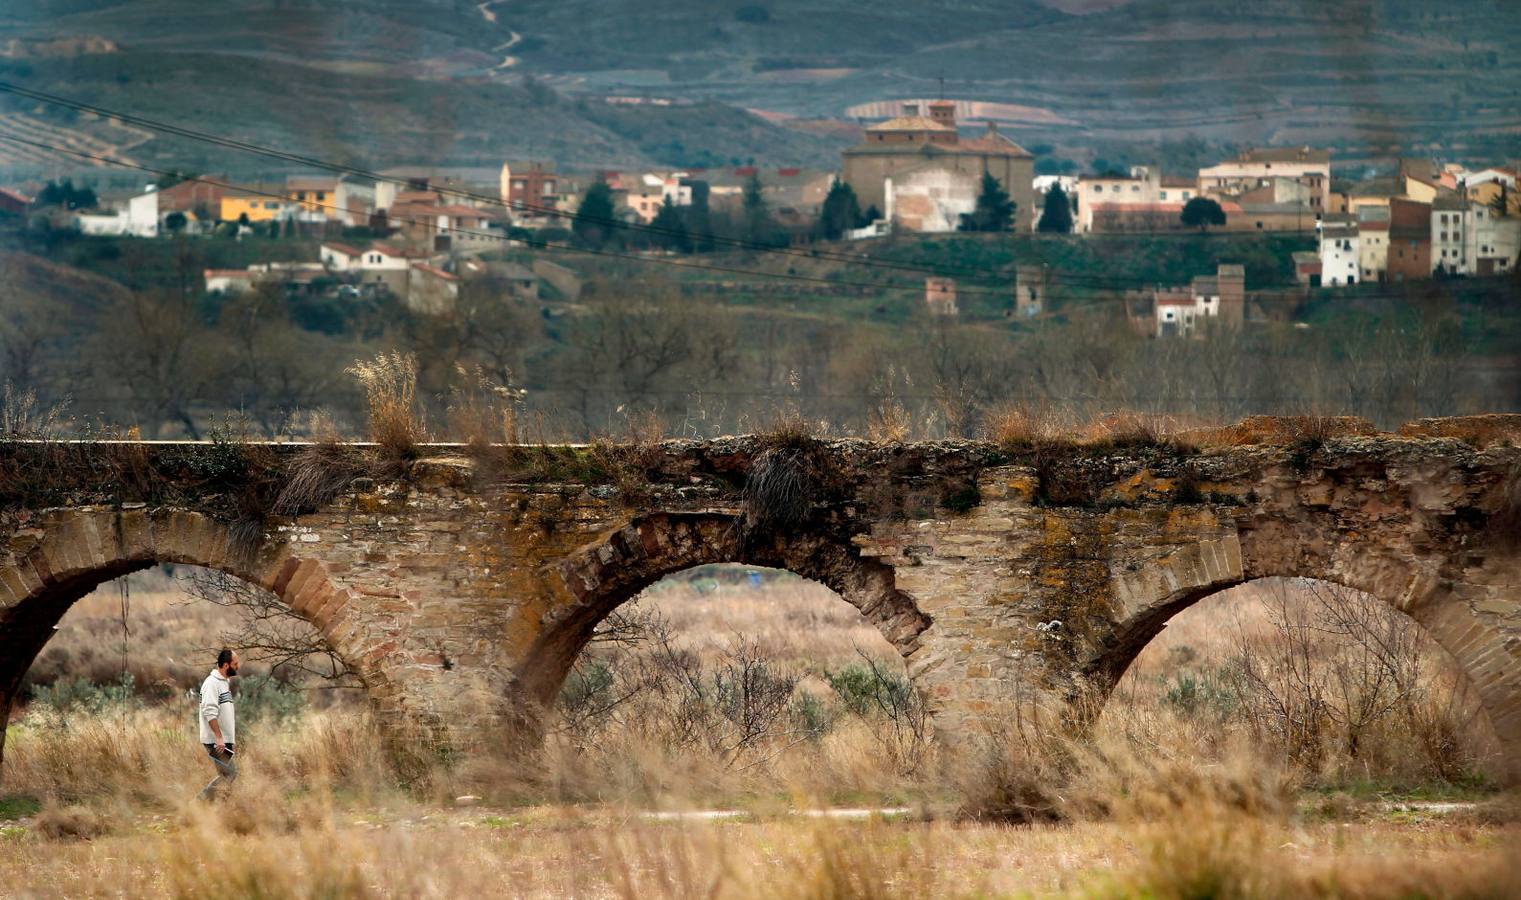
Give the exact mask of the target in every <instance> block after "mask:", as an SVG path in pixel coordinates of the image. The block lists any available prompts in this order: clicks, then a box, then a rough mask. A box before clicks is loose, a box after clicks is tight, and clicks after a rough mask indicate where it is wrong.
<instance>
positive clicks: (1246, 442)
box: [1179, 415, 1377, 447]
mask: <svg viewBox="0 0 1521 900" xmlns="http://www.w3.org/2000/svg"><path fill="white" fill-rule="evenodd" d="M1376 430H1377V429H1375V428H1374V427H1373V423H1372V422H1369V421H1368V420H1367V419H1363V418H1359V417H1357V416H1335V415H1299V416H1247V417H1246V418H1244V419H1242V420H1241V421H1240V422H1237V423H1236V424H1234V425H1225V426H1220V427H1216V428H1199V429H1190V430H1188V431H1185V432H1183V433H1181V434H1180V435H1179V437H1180V438H1182V439H1184V440H1187V441H1188V442H1190V443H1192V444H1194V445H1196V446H1200V447H1244V446H1250V445H1254V444H1266V445H1276V446H1289V445H1294V444H1303V445H1308V446H1315V447H1318V446H1320V445H1321V444H1324V443H1325V442H1326V441H1329V440H1333V439H1335V438H1342V437H1353V436H1360V435H1371V434H1374V433H1375V432H1376Z"/></svg>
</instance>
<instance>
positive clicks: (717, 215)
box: [0, 100, 1521, 336]
mask: <svg viewBox="0 0 1521 900" xmlns="http://www.w3.org/2000/svg"><path fill="white" fill-rule="evenodd" d="M878 106H882V107H885V108H886V111H887V112H888V113H891V115H889V116H887V117H885V118H884V120H883V121H880V122H877V123H876V124H872V125H870V126H868V127H866V128H865V129H864V133H863V137H862V140H861V142H860V143H859V144H857V145H856V146H853V147H851V148H849V149H847V150H845V151H844V152H843V154H842V159H841V166H840V168H839V170H838V171H826V170H820V169H806V168H762V167H756V166H743V167H734V168H724V169H693V168H687V169H679V170H675V169H672V170H664V169H662V170H639V171H560V170H559V169H558V168H557V166H556V165H555V163H554V162H553V161H552V160H528V161H516V160H514V161H508V162H504V163H502V164H501V165H500V166H492V167H430V166H418V167H398V168H389V169H385V170H383V171H380V172H377V173H373V175H374V176H377V177H371V176H370V175H364V176H361V175H338V174H296V175H289V176H286V177H284V178H283V180H280V181H275V182H271V183H254V184H233V183H232V182H230V181H229V180H228V179H227V178H226V177H224V176H217V175H214V174H196V175H193V176H184V177H181V178H165V179H160V180H159V181H158V183H155V184H138V185H136V186H134V187H132V188H130V189H125V190H124V189H117V188H106V187H102V188H100V189H98V190H97V189H95V188H94V187H91V186H88V184H87V179H84V178H81V179H80V182H79V183H78V184H76V183H75V182H74V181H73V180H72V179H67V180H65V179H63V178H59V179H54V180H49V181H46V182H41V183H39V182H33V183H27V184H17V185H12V186H10V187H5V188H0V215H5V216H10V217H26V220H27V223H28V225H29V226H31V227H43V228H52V229H68V230H77V232H78V233H80V234H83V235H109V236H130V237H140V238H155V237H165V236H186V237H191V236H202V237H216V236H221V237H230V238H233V239H240V238H244V237H248V236H258V237H264V238H281V237H300V238H303V239H308V240H315V241H316V242H318V243H319V246H320V249H319V250H318V253H317V258H315V259H311V260H306V261H300V262H272V263H260V264H256V265H252V266H249V267H248V268H246V269H235V270H219V269H211V270H206V271H205V272H204V273H203V274H204V279H205V288H206V290H207V291H208V292H223V293H235V292H239V291H247V290H251V289H253V288H255V287H256V286H259V285H261V284H276V285H280V286H283V287H284V288H285V289H286V290H287V291H308V292H318V293H325V294H331V295H334V296H342V295H349V296H360V295H374V294H377V293H382V292H383V293H386V294H389V295H392V296H394V297H396V298H399V299H400V300H402V301H403V302H405V304H406V305H407V306H408V307H410V308H412V309H413V310H415V311H418V312H422V313H429V312H441V311H446V310H448V309H450V308H451V307H452V305H453V304H454V303H455V302H456V301H457V300H458V298H459V295H460V289H461V285H464V284H468V283H469V282H471V281H472V280H475V279H491V280H492V282H493V283H494V284H496V285H498V286H500V287H503V288H505V289H506V290H508V291H510V292H511V293H512V294H514V295H517V296H522V297H528V298H536V297H538V296H539V295H540V291H541V290H547V291H550V292H553V293H555V294H556V295H558V296H568V297H571V298H573V297H574V296H575V294H576V293H577V292H578V291H579V289H580V280H579V278H578V276H577V274H576V273H575V272H574V271H573V270H572V269H571V268H567V267H566V266H563V265H560V264H557V263H555V262H552V261H550V260H547V259H541V258H539V257H540V256H542V254H539V255H535V256H534V261H533V262H532V263H531V265H522V264H518V263H511V262H503V261H499V260H497V259H493V258H492V257H493V256H494V254H489V253H487V251H492V250H500V249H502V248H503V247H504V246H506V247H510V246H523V247H543V246H546V245H552V244H561V243H565V244H572V245H577V246H585V245H587V243H588V242H591V243H592V244H594V245H595V246H594V247H593V249H595V248H596V247H602V246H606V245H614V246H616V247H617V248H618V249H619V250H620V252H628V253H639V254H679V253H687V252H695V251H702V250H711V249H729V248H733V247H741V248H755V247H768V246H785V245H788V244H798V243H806V242H813V241H819V240H831V241H846V242H869V241H872V240H877V239H881V238H884V237H887V236H889V235H894V234H904V233H944V232H954V231H1008V232H1045V233H1052V234H1074V235H1078V236H1087V235H1113V234H1156V233H1177V234H1187V233H1189V232H1198V231H1205V232H1225V233H1255V232H1262V233H1270V232H1277V233H1297V234H1301V235H1304V236H1305V237H1306V239H1307V243H1308V242H1318V249H1306V250H1301V251H1298V252H1294V253H1293V259H1292V268H1293V271H1294V273H1295V277H1296V280H1297V285H1296V289H1298V290H1300V291H1301V292H1303V291H1307V290H1311V289H1315V288H1321V287H1343V286H1353V285H1358V284H1365V283H1399V282H1411V281H1418V280H1423V279H1431V278H1448V277H1465V276H1491V275H1499V274H1503V273H1506V272H1510V271H1512V270H1513V269H1514V267H1515V266H1516V265H1517V257H1518V255H1521V202H1518V195H1517V191H1516V178H1517V167H1516V166H1515V165H1514V164H1499V165H1494V166H1490V167H1484V168H1470V167H1465V166H1461V165H1456V164H1450V163H1449V164H1442V163H1439V162H1436V161H1432V160H1424V159H1404V160H1400V161H1399V163H1398V168H1397V170H1394V171H1391V172H1388V173H1386V174H1384V175H1382V176H1380V177H1375V178H1371V179H1367V180H1362V181H1357V182H1349V181H1346V180H1344V179H1340V178H1337V177H1335V175H1334V174H1333V171H1332V154H1331V152H1330V151H1329V150H1325V149H1316V148H1312V147H1290V148H1263V149H1255V150H1248V151H1245V152H1242V153H1240V154H1239V155H1238V156H1236V157H1235V158H1234V159H1228V160H1224V161H1221V162H1219V163H1218V164H1216V165H1211V166H1207V167H1204V168H1200V169H1199V170H1197V171H1196V172H1192V173H1187V174H1181V173H1166V172H1163V171H1161V169H1160V168H1158V167H1155V166H1137V167H1133V168H1130V169H1129V170H1128V171H1125V172H1119V171H1103V172H1097V173H1092V174H1084V175H1039V176H1037V175H1036V174H1035V157H1034V155H1033V154H1031V153H1030V152H1029V151H1027V150H1025V149H1024V148H1023V147H1021V146H1020V145H1019V144H1018V143H1016V142H1015V141H1013V140H1012V139H1010V137H1008V136H1007V135H1005V134H1003V133H1001V132H1000V131H999V130H998V128H997V127H996V125H994V124H992V123H988V124H986V125H985V126H984V127H983V128H982V130H981V133H978V134H976V136H971V137H969V136H968V135H967V133H965V132H964V131H963V129H962V128H961V127H960V124H959V123H958V115H959V114H960V113H962V112H963V111H964V109H970V107H969V106H967V105H966V104H960V103H958V102H956V101H951V100H934V101H899V102H896V103H889V104H878ZM757 216H759V217H760V218H761V219H763V222H762V223H760V224H758V222H757ZM715 234H720V235H723V236H724V240H722V241H720V242H719V243H718V244H717V245H716V246H715V244H714V242H713V238H712V236H713V235H715ZM1049 277H1050V275H1049V273H1043V272H1042V271H1040V270H1039V269H1038V268H1036V267H1029V266H1021V267H1020V268H1019V272H1018V276H1017V282H1016V285H1015V303H1014V312H1015V314H1023V315H1034V314H1036V313H1038V312H1040V310H1041V308H1042V305H1043V298H1044V287H1045V284H1046V281H1047V280H1048V279H1049ZM1248 287H1249V286H1248V285H1246V284H1245V273H1244V271H1243V269H1242V267H1241V266H1234V265H1222V266H1220V267H1219V269H1218V271H1217V272H1215V273H1213V274H1210V275H1207V276H1201V277H1200V278H1197V279H1195V280H1194V282H1193V283H1192V284H1189V285H1185V286H1177V287H1157V288H1154V289H1149V290H1143V291H1135V290H1131V291H1128V292H1124V298H1125V301H1126V309H1127V312H1128V313H1129V314H1130V319H1131V321H1132V323H1133V324H1134V325H1135V327H1137V328H1138V329H1139V330H1141V331H1143V332H1145V333H1148V334H1154V335H1158V336H1162V335H1189V334H1193V333H1195V332H1196V331H1197V330H1198V329H1199V326H1200V325H1201V323H1203V322H1204V321H1206V320H1208V319H1218V320H1220V321H1221V322H1222V323H1230V322H1232V321H1235V322H1239V321H1241V320H1242V319H1243V318H1244V317H1248V316H1249V313H1248V311H1247V305H1248V293H1247V292H1248ZM1275 288H1278V289H1281V288H1282V286H1275ZM925 303H926V307H927V309H928V310H929V311H930V312H931V313H933V314H939V315H955V314H956V312H957V304H956V283H955V281H954V280H953V279H949V278H933V277H932V278H929V279H926V284H925Z"/></svg>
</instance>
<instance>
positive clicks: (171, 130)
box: [0, 82, 1316, 289]
mask: <svg viewBox="0 0 1521 900" xmlns="http://www.w3.org/2000/svg"><path fill="white" fill-rule="evenodd" d="M0 92H5V93H11V94H14V95H17V96H21V97H27V98H29V99H33V100H38V101H40V102H43V103H49V104H53V105H57V106H62V107H65V108H69V109H74V110H76V111H82V112H90V113H93V114H96V115H101V116H108V117H112V118H116V119H120V120H121V121H123V122H128V123H130V124H134V125H138V126H141V127H143V128H147V129H149V130H153V131H158V132H162V133H166V134H172V135H175V136H178V137H185V138H189V139H191V140H196V141H201V142H205V143H211V144H214V145H217V146H222V147H227V148H231V149H237V150H241V151H244V152H247V153H252V154H256V155H261V156H267V157H272V158H275V159H280V160H283V161H286V162H294V163H299V164H301V165H306V166H311V167H313V168H318V169H325V170H327V171H331V172H337V173H342V174H348V175H355V176H359V177H363V178H370V179H374V180H376V181H384V182H389V183H392V184H397V185H402V186H410V185H411V184H412V182H411V180H409V179H406V178H399V177H395V176H387V175H383V174H381V173H379V172H372V171H369V170H365V169H360V168H357V167H354V166H349V165H344V164H342V163H335V162H332V161H329V160H323V159H318V158H315V157H310V156H305V155H302V154H297V153H291V152H288V151H283V150H278V149H275V148H271V147H265V146H261V145H258V144H253V143H250V142H247V141H241V140H237V139H234V138H228V137H225V136H221V135H216V134H211V133H208V132H203V131H198V130H195V129H191V128H186V127H184V126H179V125H174V124H172V123H167V122H162V121H159V120H155V119H151V118H148V117H145V116H139V115H136V114H133V113H127V112H122V111H119V110H113V109H108V108H106V107H101V106H97V105H94V104H89V103H84V102H81V101H77V100H71V99H69V98H66V97H60V96H57V95H54V94H49V93H46V92H43V91H37V90H33V89H31V88H26V87H23V86H21V85H16V84H12V83H10V82H0ZM165 174H171V175H178V174H179V173H165ZM233 187H234V189H239V188H237V187H236V186H233ZM430 190H433V191H434V192H435V193H438V194H440V195H448V196H454V197H459V198H464V199H469V200H473V201H476V202H481V203H488V204H491V205H494V206H500V207H503V208H504V209H509V210H512V209H518V210H522V211H530V212H537V213H540V214H544V215H549V216H554V217H558V218H563V219H571V220H577V219H579V220H581V221H589V222H591V223H592V224H595V225H599V226H605V227H611V228H621V229H625V230H629V231H634V232H638V233H646V234H654V235H660V236H664V237H674V236H676V235H678V234H681V233H682V232H678V231H676V230H674V229H669V228H661V227H659V226H655V225H650V224H644V223H632V222H626V221H623V220H621V219H603V218H600V217H598V218H584V217H580V216H579V214H578V213H568V212H565V211H563V210H560V209H556V208H554V207H545V206H539V205H536V204H531V203H527V202H524V201H507V200H503V199H501V198H499V197H493V196H490V195H487V194H480V193H476V192H473V191H468V190H462V189H458V188H449V187H441V188H430ZM282 199H283V197H282ZM1314 233H1316V232H1314V231H1277V232H1273V234H1275V235H1280V236H1285V235H1287V236H1292V235H1308V234H1314ZM1126 234H1127V235H1128V236H1138V235H1150V236H1164V235H1165V236H1168V237H1190V238H1192V237H1197V236H1199V235H1192V234H1186V235H1185V234H1181V233H1179V232H1173V231H1169V232H1128V233H1126ZM1202 234H1209V233H1202ZM687 236H688V237H689V238H690V237H693V235H691V234H690V233H687ZM1213 236H1216V237H1235V236H1236V235H1235V234H1231V233H1222V232H1217V233H1214V235H1213ZM695 237H697V238H698V239H702V240H710V241H713V242H715V243H719V244H724V245H726V246H730V247H734V248H738V249H748V250H754V251H757V252H762V253H772V254H778V255H783V256H788V257H793V258H801V259H810V260H826V261H834V262H843V263H849V264H855V265H862V266H866V267H869V268H881V269H890V270H895V271H904V272H913V273H917V274H925V275H932V276H940V277H944V276H945V274H946V273H953V274H961V275H966V276H969V277H975V278H987V277H989V273H988V272H986V271H985V270H978V269H968V268H963V267H959V266H942V267H940V268H928V267H925V266H916V265H911V264H906V263H896V262H892V261H890V260H881V259H877V258H873V257H871V256H867V255H865V254H859V253H845V252H842V251H832V250H820V249H816V248H815V249H809V250H799V249H794V248H786V247H772V246H770V245H767V244H761V243H757V242H753V241H745V240H743V239H740V238H729V237H722V236H718V235H713V234H698V235H696V236H695ZM1042 280H1043V281H1044V282H1045V283H1046V284H1047V285H1066V286H1086V287H1107V288H1116V289H1118V288H1119V287H1121V286H1125V287H1133V288H1139V289H1147V288H1151V287H1155V286H1156V284H1157V283H1156V282H1155V281H1152V280H1142V279H1119V278H1113V277H1109V276H1095V275H1083V274H1080V273H1061V272H1047V273H1045V275H1043V278H1042ZM1266 287H1267V288H1274V287H1280V285H1269V286H1266ZM1281 287H1293V285H1287V284H1285V285H1281Z"/></svg>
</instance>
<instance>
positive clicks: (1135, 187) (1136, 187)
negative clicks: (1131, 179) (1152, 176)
mask: <svg viewBox="0 0 1521 900" xmlns="http://www.w3.org/2000/svg"><path fill="white" fill-rule="evenodd" d="M1140 192H1141V186H1140V185H1138V184H1132V185H1131V186H1130V193H1132V194H1139V193H1140Z"/></svg>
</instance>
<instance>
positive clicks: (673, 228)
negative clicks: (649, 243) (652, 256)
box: [650, 194, 692, 253]
mask: <svg viewBox="0 0 1521 900" xmlns="http://www.w3.org/2000/svg"><path fill="white" fill-rule="evenodd" d="M650 225H651V227H652V229H653V232H654V233H653V238H654V241H655V243H656V244H658V245H659V246H661V247H664V248H665V249H667V250H675V251H676V252H677V253H691V252H692V239H691V237H690V236H689V235H688V234H687V226H686V223H685V222H683V221H682V220H681V211H680V210H679V209H677V208H676V204H675V203H672V202H671V195H670V194H667V195H666V197H665V201H664V202H662V203H661V204H660V211H659V212H657V213H655V221H653V222H651V223H650Z"/></svg>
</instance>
